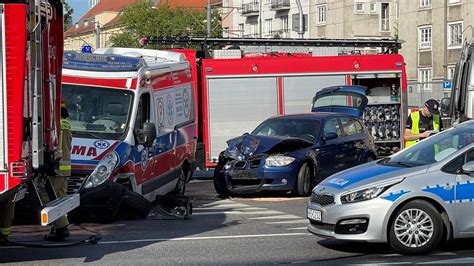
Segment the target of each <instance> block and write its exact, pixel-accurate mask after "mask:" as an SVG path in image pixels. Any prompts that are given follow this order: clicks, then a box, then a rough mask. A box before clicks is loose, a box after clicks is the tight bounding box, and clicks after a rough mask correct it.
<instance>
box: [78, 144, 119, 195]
mask: <svg viewBox="0 0 474 266" xmlns="http://www.w3.org/2000/svg"><path fill="white" fill-rule="evenodd" d="M118 161H119V158H118V155H117V153H116V152H111V153H109V154H107V155H106V156H105V157H104V158H103V159H102V160H100V161H99V163H98V164H97V167H96V168H95V169H94V171H93V172H92V174H90V176H89V178H88V179H87V182H86V184H85V186H84V188H91V187H96V186H98V185H100V184H102V183H104V182H105V180H107V179H109V177H110V175H111V174H112V171H113V170H114V168H115V166H117V163H118Z"/></svg>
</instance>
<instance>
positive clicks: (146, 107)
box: [135, 93, 150, 129]
mask: <svg viewBox="0 0 474 266" xmlns="http://www.w3.org/2000/svg"><path fill="white" fill-rule="evenodd" d="M147 121H148V122H150V94H149V93H144V94H142V95H141V96H140V101H139V102H138V110H137V119H136V120H135V128H136V129H139V128H142V127H143V123H145V122H147Z"/></svg>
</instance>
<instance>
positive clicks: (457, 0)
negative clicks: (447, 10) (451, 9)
mask: <svg viewBox="0 0 474 266" xmlns="http://www.w3.org/2000/svg"><path fill="white" fill-rule="evenodd" d="M461 3H462V0H448V5H459V4H461Z"/></svg>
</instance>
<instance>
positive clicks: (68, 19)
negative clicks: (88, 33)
mask: <svg viewBox="0 0 474 266" xmlns="http://www.w3.org/2000/svg"><path fill="white" fill-rule="evenodd" d="M63 10H64V15H63V24H64V27H63V28H64V31H66V30H67V29H69V28H70V27H71V26H72V14H73V13H74V9H73V8H72V7H71V6H70V5H69V3H68V2H67V1H65V2H64V6H63Z"/></svg>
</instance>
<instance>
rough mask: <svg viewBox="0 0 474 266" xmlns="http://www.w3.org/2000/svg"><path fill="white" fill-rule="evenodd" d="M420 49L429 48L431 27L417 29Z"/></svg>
mask: <svg viewBox="0 0 474 266" xmlns="http://www.w3.org/2000/svg"><path fill="white" fill-rule="evenodd" d="M418 31H419V43H420V46H419V48H420V49H430V48H431V26H428V27H421V28H418Z"/></svg>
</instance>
